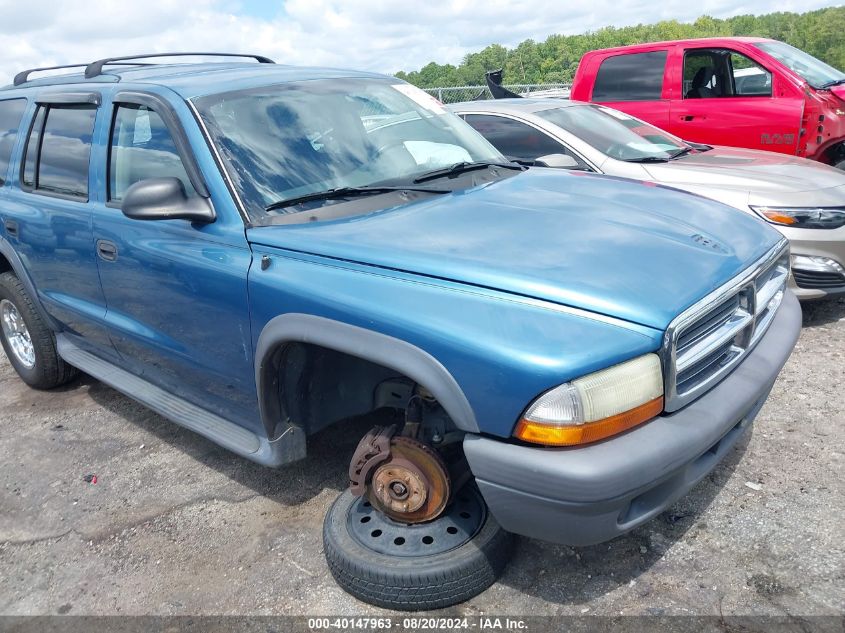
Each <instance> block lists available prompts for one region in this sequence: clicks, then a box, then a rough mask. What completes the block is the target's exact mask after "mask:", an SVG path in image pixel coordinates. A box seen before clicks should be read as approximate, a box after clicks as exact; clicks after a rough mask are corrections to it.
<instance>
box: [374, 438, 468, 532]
mask: <svg viewBox="0 0 845 633" xmlns="http://www.w3.org/2000/svg"><path fill="white" fill-rule="evenodd" d="M450 492H451V481H450V478H449V470H448V468H447V467H446V464H445V463H444V461H443V459H442V458H441V457H440V455H439V454H438V453H437V452H436V451H435V450H433V449H431V448H429V447H428V446H427V445H425V444H423V443H422V442H420V441H419V440H415V439H412V438H410V437H405V436H396V437H393V438H392V439H391V440H390V457H389V458H388V459H387V460H386V461H385V462H383V463H381V464H379V466H378V467H377V468H376V469H375V471H374V472H373V476H372V479H371V481H370V485H369V486H368V489H367V497H368V498H369V500H370V503H372V504H373V506H374V507H375V508H376V509H378V510H379V511H381V512H383V513H384V514H386V515H387V516H389V517H390V518H392V519H395V520H396V521H401V522H402V523H422V522H424V521H431V520H432V519H435V518H437V517H438V516H439V515H440V514H441V513H442V512H443V510H444V509H445V508H446V503H447V502H448V501H449V494H450Z"/></svg>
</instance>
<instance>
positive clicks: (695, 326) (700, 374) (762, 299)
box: [663, 241, 789, 411]
mask: <svg viewBox="0 0 845 633" xmlns="http://www.w3.org/2000/svg"><path fill="white" fill-rule="evenodd" d="M788 277H789V248H788V246H787V244H786V242H785V241H784V242H781V243H780V244H778V246H777V247H776V248H774V249H772V250H771V251H770V252H769V253H767V254H766V256H765V257H763V258H762V259H761V260H760V261H759V262H757V263H756V264H755V265H754V266H752V267H751V268H750V269H749V270H747V271H745V272H744V273H742V274H741V275H739V276H738V277H737V278H735V279H733V280H732V281H730V282H729V283H728V284H726V285H725V286H722V287H721V288H719V289H718V290H716V291H715V292H713V293H711V294H709V295H708V296H706V297H705V298H704V299H702V300H701V301H699V302H698V303H696V304H695V305H693V306H692V307H690V308H689V309H688V310H686V311H684V312H683V313H682V314H681V315H680V316H679V317H678V318H676V319H675V320H674V321H672V323H671V324H670V325H669V328H668V329H667V331H666V339H665V342H664V349H663V366H664V375H665V380H666V384H665V401H666V410H667V411H676V410H678V409H680V408H681V407H683V406H684V405H686V404H687V403H689V402H691V401H692V400H694V399H695V398H697V397H698V396H700V395H701V394H703V393H704V392H706V391H707V390H708V389H710V388H711V387H712V386H713V385H714V384H715V383H716V382H717V381H719V380H721V379H722V378H723V377H724V376H725V375H726V374H727V373H728V372H729V371H730V370H731V369H732V368H733V367H735V366H736V365H737V364H738V363H739V362H740V361H741V360H742V358H743V357H744V356H745V354H746V353H747V352H748V351H749V350H750V349H751V348H752V347H753V346H754V344H755V343H756V342H757V341H758V340H759V339H760V337H762V336H763V334H764V333H765V331H766V330H767V329H768V327H769V325H771V322H772V319H773V318H774V315H775V312H777V309H778V306H780V303H781V301H782V300H783V293H784V289H785V287H786V282H787V279H788Z"/></svg>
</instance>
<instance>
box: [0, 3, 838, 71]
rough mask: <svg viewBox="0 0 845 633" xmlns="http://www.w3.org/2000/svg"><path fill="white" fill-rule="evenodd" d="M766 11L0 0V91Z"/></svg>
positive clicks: (381, 56)
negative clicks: (77, 74)
mask: <svg viewBox="0 0 845 633" xmlns="http://www.w3.org/2000/svg"><path fill="white" fill-rule="evenodd" d="M837 4H840V2H831V1H829V0H827V1H825V0H779V2H778V3H777V7H776V8H777V10H778V11H809V10H812V9H817V8H821V7H825V6H833V5H837ZM772 10H774V9H773V6H772V3H771V0H698V1H697V2H690V1H689V0H658V1H655V0H578V1H571V0H546V1H541V0H451V1H446V0H425V1H424V2H406V1H402V0H392V1H391V0H345V1H340V0H141V1H137V0H132V1H121V0H74V1H66V0H53V1H47V0H0V15H2V16H4V17H3V20H2V21H0V50H2V51H3V54H2V57H1V58H0V84H2V83H4V81H6V80H10V79H11V77H12V76H13V75H14V74H15V73H16V72H17V71H18V70H21V69H23V68H31V67H36V66H44V65H55V64H68V63H81V62H88V61H92V60H94V59H98V58H101V57H112V56H118V55H128V54H137V53H149V52H158V51H191V50H193V51H196V50H207V51H229V52H250V53H257V54H262V55H265V56H268V57H271V58H273V59H275V60H276V61H277V62H279V63H288V64H295V65H319V66H333V67H342V68H355V69H360V70H372V71H377V72H385V73H391V72H396V71H398V70H405V71H409V70H417V69H419V68H420V67H422V66H423V65H425V64H426V63H428V62H430V61H436V62H438V63H441V64H445V63H452V64H458V63H460V61H461V59H462V58H463V56H464V55H466V54H467V53H470V52H473V51H477V50H480V49H482V48H484V47H485V46H487V45H489V44H494V43H497V44H503V45H505V46H514V45H516V44H518V43H519V42H521V41H522V40H524V39H527V38H533V39H534V40H537V41H542V40H544V39H546V37H548V36H549V35H551V34H553V33H562V34H567V35H569V34H576V33H583V32H584V31H588V30H595V29H599V28H601V27H605V26H627V25H634V24H639V23H644V24H648V23H653V22H658V21H660V20H668V19H676V20H680V21H692V20H694V19H695V18H696V17H698V16H700V15H702V14H707V15H711V16H713V17H717V18H725V17H730V16H733V15H739V14H748V13H752V14H761V13H767V12H770V11H772Z"/></svg>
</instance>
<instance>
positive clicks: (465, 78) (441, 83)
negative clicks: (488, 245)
mask: <svg viewBox="0 0 845 633" xmlns="http://www.w3.org/2000/svg"><path fill="white" fill-rule="evenodd" d="M843 33H845V6H839V7H830V8H827V9H819V10H817V11H808V12H806V13H785V12H780V13H768V14H766V15H738V16H735V17H732V18H727V19H724V20H720V19H715V18H711V17H710V16H706V15H705V16H702V17H700V18H698V19H697V20H696V21H695V22H693V23H691V24H685V23H681V22H678V21H676V20H665V21H663V22H658V23H656V24H638V25H637V26H626V27H623V28H615V27H608V28H603V29H599V30H598V31H592V32H587V33H583V34H581V35H551V36H549V37H548V38H546V40H545V41H543V42H535V41H534V40H532V39H528V40H525V41H523V42H521V43H520V44H519V45H518V46H516V47H515V48H511V49H509V48H506V47H504V46H502V45H500V44H491V45H490V46H488V47H487V48H485V49H483V50H481V51H479V52H477V53H470V54H468V55H466V56H465V57H464V59H463V61H462V62H461V63H460V64H459V65H457V66H455V65H453V64H437V63H435V62H430V63H429V64H426V65H425V66H423V67H422V68H421V69H420V70H415V71H412V72H408V73H405V72H401V71H400V72H398V73H396V76H397V77H399V78H400V79H404V80H405V81H408V82H410V83H412V84H414V85H416V86H419V87H421V88H437V87H446V86H476V85H483V84H484V73H485V72H486V71H488V70H494V69H497V68H504V69H505V72H504V81H505V83H511V84H513V83H526V84H538V83H559V82H570V81H572V78H573V76H574V75H575V70H576V69H577V68H578V61H579V60H580V59H581V56H582V55H583V54H584V53H586V52H587V51H591V50H595V49H598V48H610V47H613V46H624V45H627V44H638V43H642V42H658V41H662V40H677V39H687V38H691V37H714V36H731V35H746V36H757V37H769V38H772V39H776V40H781V41H783V42H787V43H788V44H792V45H793V46H795V47H797V48H800V49H802V50H804V51H807V52H808V53H810V54H811V55H814V56H815V57H818V58H819V59H821V60H822V61H825V62H827V63H828V64H830V65H831V66H834V67H835V68H840V69H841V68H845V36H843Z"/></svg>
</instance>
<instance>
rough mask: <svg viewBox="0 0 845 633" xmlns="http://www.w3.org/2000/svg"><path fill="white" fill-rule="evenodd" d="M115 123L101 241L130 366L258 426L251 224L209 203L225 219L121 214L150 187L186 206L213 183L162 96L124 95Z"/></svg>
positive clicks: (99, 223)
mask: <svg viewBox="0 0 845 633" xmlns="http://www.w3.org/2000/svg"><path fill="white" fill-rule="evenodd" d="M109 114H110V120H111V125H110V130H109V134H108V141H107V143H108V151H107V152H104V155H103V156H102V161H98V164H101V165H102V167H101V169H102V172H101V175H102V180H103V181H104V183H105V187H104V189H105V191H103V198H104V203H103V204H100V205H98V207H97V209H96V210H95V213H94V239H95V241H96V242H97V243H98V244H99V245H100V246H101V248H100V250H99V253H98V254H99V256H98V263H99V271H100V278H101V280H102V285H103V291H104V293H105V296H106V303H107V305H108V313H107V317H106V318H107V321H108V323H109V327H110V329H111V332H112V339H113V341H114V345H115V347H116V349H117V350H118V352H119V353H120V354H121V356H122V359H123V364H124V367H125V368H127V369H128V370H129V371H131V372H132V373H134V374H136V375H139V376H142V377H143V378H144V379H146V380H148V381H150V382H152V383H153V384H156V385H157V386H159V387H161V388H163V389H165V390H166V391H169V392H170V393H173V394H175V395H177V396H179V397H181V398H183V399H185V400H188V401H190V402H192V403H194V404H196V405H198V406H200V407H202V408H205V409H207V410H210V411H213V412H215V413H217V414H219V415H222V416H223V417H225V418H228V419H230V420H233V421H238V422H240V423H242V424H244V425H245V426H251V425H252V424H255V425H256V428H257V424H258V413H257V403H256V397H255V380H254V367H253V364H252V338H251V331H250V320H249V311H248V307H247V306H248V301H247V274H248V272H249V267H250V264H251V261H252V255H251V251H250V249H249V247H248V244H247V242H246V236H245V232H244V225H243V222H242V220H241V218H240V216H238V215H237V211H236V210H234V208H233V207H232V208H231V210H233V214H232V213H228V212H227V209H226V208H225V204H224V201H223V199H222V197H221V198H218V199H216V200H215V199H214V198H213V197H212V202H213V204H214V207H215V209H216V211H217V220H216V221H215V222H214V223H211V224H192V223H191V222H190V221H188V220H178V219H176V220H156V221H144V220H136V219H131V218H128V217H126V216H125V215H123V213H122V212H121V210H120V206H121V200H122V199H123V197H124V196H125V194H126V191H127V189H129V187H131V186H132V185H133V184H135V183H137V182H140V181H142V180H146V179H150V178H164V177H176V178H178V179H179V180H180V181H181V183H182V186H183V187H184V190H185V192H186V194H187V195H188V196H196V195H199V194H198V191H202V192H203V193H205V190H206V183H205V179H204V178H203V176H202V174H201V172H200V170H199V167H198V166H197V163H196V161H195V160H194V156H193V154H192V150H191V145H190V141H189V140H188V137H187V135H186V132H185V128H184V127H183V126H182V123H181V121H180V119H179V117H178V115H177V114H176V111H175V110H174V108H173V106H172V105H171V104H170V103H169V102H168V101H166V100H165V99H164V98H163V97H161V96H158V95H155V94H152V93H150V94H146V93H137V92H122V93H118V94H117V95H116V96H115V97H114V99H113V103H112V104H111V107H110V113H109ZM186 116H190V114H187V115H186ZM228 202H229V205H230V207H231V200H229V201H228ZM232 215H234V217H232Z"/></svg>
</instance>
